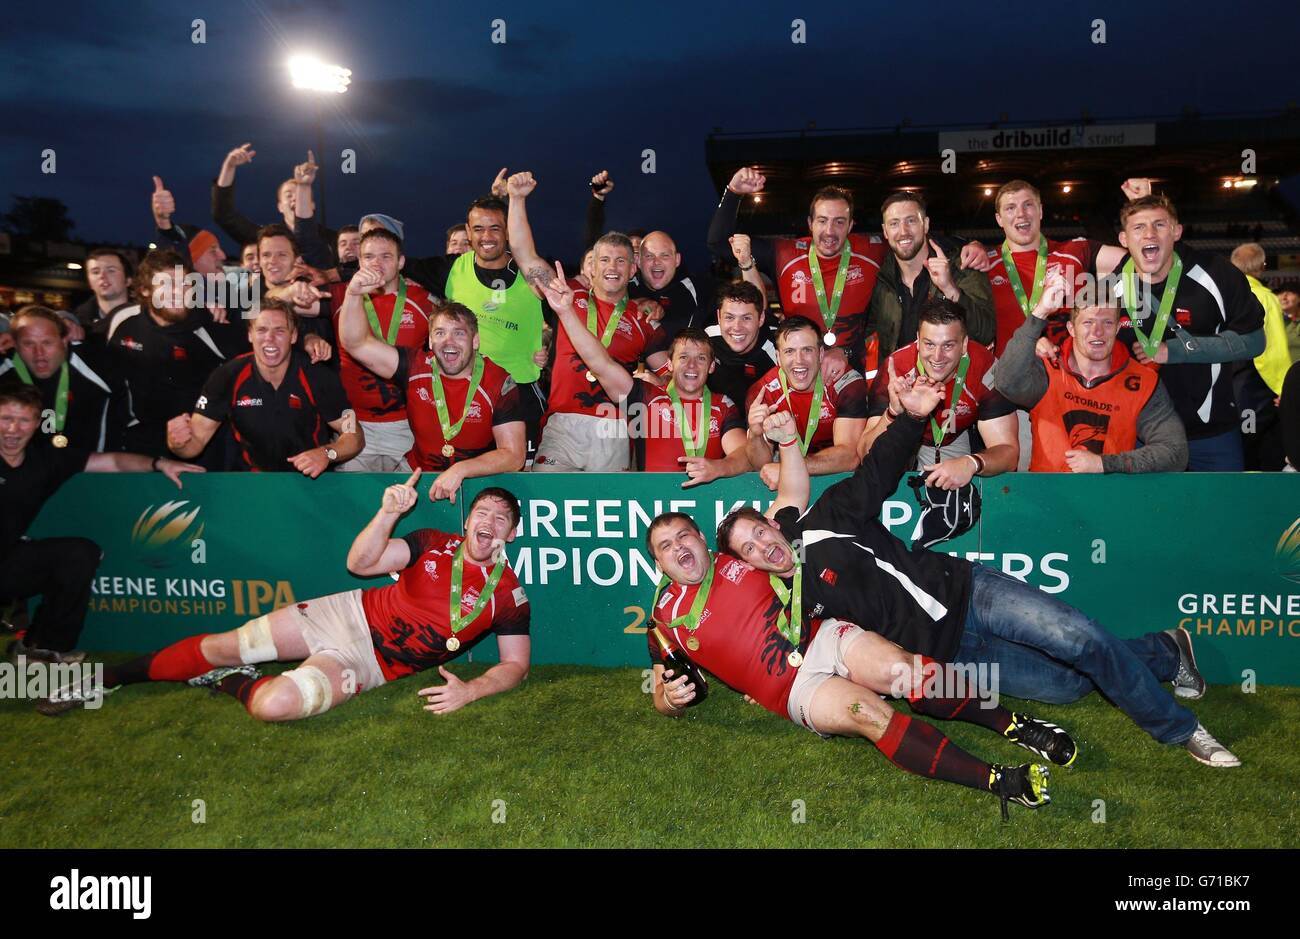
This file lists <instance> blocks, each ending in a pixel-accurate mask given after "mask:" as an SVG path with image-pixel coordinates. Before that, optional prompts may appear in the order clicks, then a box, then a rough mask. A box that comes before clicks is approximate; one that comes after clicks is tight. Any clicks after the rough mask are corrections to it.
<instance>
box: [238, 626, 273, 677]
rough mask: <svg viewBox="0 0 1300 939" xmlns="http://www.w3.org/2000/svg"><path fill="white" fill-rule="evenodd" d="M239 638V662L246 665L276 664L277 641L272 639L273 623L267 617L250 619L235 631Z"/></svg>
mask: <svg viewBox="0 0 1300 939" xmlns="http://www.w3.org/2000/svg"><path fill="white" fill-rule="evenodd" d="M235 635H236V636H238V637H239V661H240V662H242V663H244V664H245V665H256V664H258V663H259V662H274V661H275V660H276V658H277V654H276V651H275V640H274V639H272V638H271V621H270V619H268V618H267V617H265V616H259V617H258V618H257V619H250V620H249V621H248V622H247V623H245V624H244V625H243V626H240V627H239V628H238V629H237V630H235Z"/></svg>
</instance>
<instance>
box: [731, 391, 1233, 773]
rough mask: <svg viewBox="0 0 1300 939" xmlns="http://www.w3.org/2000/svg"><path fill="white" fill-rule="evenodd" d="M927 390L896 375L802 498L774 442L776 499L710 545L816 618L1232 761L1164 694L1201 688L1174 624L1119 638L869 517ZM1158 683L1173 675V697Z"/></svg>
mask: <svg viewBox="0 0 1300 939" xmlns="http://www.w3.org/2000/svg"><path fill="white" fill-rule="evenodd" d="M934 385H935V380H934V379H933V378H926V377H925V376H915V377H902V376H897V377H895V378H894V379H893V380H892V381H891V382H890V396H891V408H893V409H894V410H896V411H897V412H898V416H897V417H896V418H895V419H894V420H893V421H892V422H891V423H890V426H889V428H888V429H887V430H886V431H885V432H884V433H883V434H882V435H881V436H880V438H879V439H878V440H877V441H876V444H875V446H873V447H872V449H871V452H870V453H869V454H868V455H867V457H866V459H864V460H863V461H862V465H861V466H859V467H858V469H857V470H856V471H855V472H854V474H853V475H852V476H851V477H850V478H848V479H846V480H843V481H842V482H839V483H836V484H835V485H833V486H831V487H830V488H829V489H827V490H826V491H825V492H824V493H822V495H821V496H820V497H819V498H818V499H817V501H816V502H815V503H813V504H812V505H811V506H809V477H808V472H807V467H806V465H805V463H804V460H803V455H802V454H801V453H800V452H799V448H798V447H790V446H787V447H785V450H784V452H783V453H782V459H781V464H780V482H779V485H778V488H777V499H776V501H775V502H773V503H772V506H771V507H770V508H769V509H768V512H767V514H766V515H763V514H760V513H758V512H757V511H756V510H754V509H752V508H741V509H737V510H736V511H735V512H733V513H731V514H730V515H729V516H728V517H727V518H725V519H724V520H723V522H722V524H721V525H720V526H719V528H718V542H717V543H718V547H719V549H720V550H723V551H730V552H733V553H734V554H735V555H736V556H737V557H739V558H741V559H742V560H744V561H745V562H747V563H748V564H750V565H752V566H754V567H756V568H758V569H759V570H761V571H765V572H768V573H771V574H774V575H776V576H778V577H780V578H782V579H787V580H790V581H791V582H792V588H791V589H792V590H794V589H799V590H802V592H803V595H804V602H805V604H806V605H807V606H808V607H809V609H810V611H811V615H812V616H814V617H817V616H836V617H843V618H844V619H847V620H850V621H851V622H855V623H863V624H867V625H868V626H869V627H870V628H871V629H873V630H876V631H878V632H880V633H881V634H882V635H883V636H884V637H885V638H886V639H889V640H891V641H893V642H897V643H899V644H900V645H901V646H903V647H904V648H906V649H910V650H913V651H914V652H917V653H920V654H923V655H928V656H930V657H932V658H934V659H935V660H937V661H940V662H955V663H958V664H961V665H967V664H974V665H975V666H977V667H978V666H979V665H981V664H982V665H985V666H991V665H992V664H994V663H996V664H997V666H998V674H999V682H1000V687H999V690H1000V692H1001V693H1003V694H1008V695H1012V696H1014V697H1017V698H1028V699H1034V700H1038V701H1047V702H1049V703H1057V704H1060V703H1065V702H1069V701H1075V700H1077V699H1079V698H1081V697H1083V696H1084V695H1086V694H1088V693H1089V692H1090V691H1094V690H1097V691H1100V692H1101V693H1102V694H1103V695H1105V696H1106V697H1107V698H1108V699H1109V700H1110V701H1111V703H1112V704H1114V705H1115V706H1116V707H1118V708H1119V709H1120V710H1122V711H1123V712H1124V713H1125V714H1127V715H1128V716H1129V717H1130V718H1131V719H1132V720H1133V721H1134V722H1135V723H1136V724H1137V725H1138V726H1139V727H1141V728H1142V729H1143V730H1145V731H1146V732H1147V733H1148V734H1150V735H1151V736H1152V737H1153V738H1155V740H1157V741H1158V742H1160V743H1166V744H1177V745H1182V746H1185V747H1186V748H1187V751H1188V752H1189V753H1190V754H1191V755H1192V757H1193V758H1195V759H1196V760H1198V761H1200V762H1201V763H1204V764H1206V765H1208V766H1213V767H1233V766H1240V765H1241V761H1240V760H1239V759H1237V757H1236V756H1235V755H1234V754H1233V753H1232V752H1231V751H1230V750H1228V748H1227V747H1225V746H1223V745H1222V744H1221V743H1219V742H1218V741H1217V740H1215V739H1214V737H1213V736H1211V734H1210V732H1209V731H1208V730H1206V729H1205V727H1204V726H1203V725H1201V724H1200V723H1199V722H1198V721H1197V719H1196V715H1195V714H1193V713H1192V712H1191V711H1190V710H1188V709H1187V708H1185V707H1183V706H1182V705H1180V704H1179V703H1178V702H1177V700H1176V699H1175V696H1176V697H1183V698H1200V697H1201V696H1202V695H1203V694H1204V693H1205V679H1204V678H1202V677H1201V674H1200V672H1199V671H1198V670H1197V668H1196V658H1195V655H1194V654H1193V651H1192V639H1191V635H1190V634H1189V633H1188V632H1187V630H1186V629H1182V628H1179V629H1171V630H1167V631H1165V632H1163V633H1158V632H1156V633H1147V634H1145V635H1143V636H1139V637H1137V638H1135V639H1118V638H1116V637H1115V636H1114V635H1113V634H1111V633H1110V632H1108V631H1107V630H1106V629H1105V628H1104V627H1103V626H1101V624H1099V623H1097V622H1096V621H1095V620H1092V619H1090V618H1089V617H1087V616H1085V615H1084V614H1083V613H1081V612H1080V611H1078V610H1076V609H1075V608H1074V607H1072V606H1070V605H1068V604H1066V603H1063V602H1062V601H1060V600H1058V599H1056V598H1054V597H1051V596H1049V595H1048V594H1046V593H1043V592H1042V591H1040V590H1039V589H1038V588H1036V587H1032V586H1030V585H1029V584H1026V583H1023V582H1021V581H1019V580H1016V579H1015V578H1013V577H1009V576H1007V575H1006V574H1003V573H1001V572H1000V571H996V570H994V569H993V568H991V567H986V566H984V565H983V564H975V563H972V562H970V561H966V560H963V559H961V558H957V557H953V556H951V555H948V554H943V553H941V552H932V551H925V550H916V551H912V550H909V549H908V547H907V546H906V545H904V544H903V542H901V541H900V540H899V539H897V538H895V537H894V536H893V535H892V534H890V533H889V530H888V529H887V528H885V526H884V525H883V524H881V522H880V521H879V514H880V509H881V506H882V505H883V503H884V501H885V500H886V499H888V498H889V497H890V496H891V495H893V493H894V490H895V489H896V488H897V487H898V482H899V479H900V478H901V477H902V475H903V474H904V473H905V472H906V471H907V467H908V465H909V464H910V462H911V460H912V459H913V454H914V453H915V452H916V448H917V447H918V446H919V445H920V442H921V436H922V434H923V433H924V431H925V426H926V423H927V418H928V417H929V416H930V414H931V413H932V412H933V411H934V410H935V409H936V407H939V406H941V404H940V400H941V399H940V397H939V396H938V395H936V394H935V393H934V390H935V389H934ZM946 398H947V392H946V391H945V392H944V395H943V399H944V400H946ZM777 416H779V415H777ZM796 542H797V543H798V544H799V545H800V551H799V552H798V553H796V552H795V551H794V550H793V548H792V544H794V543H796ZM805 573H806V574H807V576H805ZM793 585H797V587H796V586H793ZM1162 682H1173V684H1174V695H1173V696H1171V695H1170V694H1168V693H1167V692H1166V691H1165V689H1164V688H1163V687H1161V683H1162Z"/></svg>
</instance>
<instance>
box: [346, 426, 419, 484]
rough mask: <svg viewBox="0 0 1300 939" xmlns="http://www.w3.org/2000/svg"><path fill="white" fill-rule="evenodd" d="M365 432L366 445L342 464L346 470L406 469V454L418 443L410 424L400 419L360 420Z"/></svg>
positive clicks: (393, 470) (388, 470)
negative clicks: (381, 420)
mask: <svg viewBox="0 0 1300 939" xmlns="http://www.w3.org/2000/svg"><path fill="white" fill-rule="evenodd" d="M359 423H360V424H361V431H362V433H364V434H365V435H366V446H365V449H364V450H362V451H361V452H360V453H358V454H357V455H356V456H354V457H353V458H352V459H350V460H348V461H347V462H346V463H340V464H339V467H338V468H339V471H340V472H343V473H397V472H403V473H404V472H406V454H408V453H410V452H411V448H412V447H414V446H415V437H414V436H413V435H412V434H411V425H410V424H408V423H407V422H406V421H405V420H400V421H383V422H373V421H360V422H359Z"/></svg>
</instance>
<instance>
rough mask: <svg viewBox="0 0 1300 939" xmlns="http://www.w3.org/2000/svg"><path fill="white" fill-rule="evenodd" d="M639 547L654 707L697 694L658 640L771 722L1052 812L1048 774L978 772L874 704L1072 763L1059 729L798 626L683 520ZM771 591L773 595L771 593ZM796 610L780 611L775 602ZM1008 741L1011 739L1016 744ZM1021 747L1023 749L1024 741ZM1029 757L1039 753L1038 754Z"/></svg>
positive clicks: (886, 647)
mask: <svg viewBox="0 0 1300 939" xmlns="http://www.w3.org/2000/svg"><path fill="white" fill-rule="evenodd" d="M768 421H769V426H772V425H775V429H774V433H773V435H774V436H775V437H777V438H778V439H779V440H784V439H787V438H788V439H789V440H791V441H793V440H794V439H795V433H796V428H795V426H794V420H793V418H792V417H791V415H790V414H789V413H785V412H783V413H781V414H778V415H774V416H772V417H770V418H769V419H768ZM646 542H647V544H648V546H649V548H650V551H651V552H652V553H653V554H654V557H655V560H656V561H657V562H658V563H659V569H660V570H661V571H663V572H664V575H665V576H666V578H667V581H666V582H665V584H663V585H662V586H661V588H660V593H659V595H658V596H657V597H656V598H655V602H654V610H653V614H652V622H651V625H652V627H655V628H652V629H651V630H650V632H649V633H648V638H649V644H650V661H651V664H652V665H653V666H654V674H655V686H654V706H655V709H656V710H657V711H658V712H659V713H660V714H664V715H667V716H669V717H677V716H679V715H680V714H681V713H682V712H683V711H684V710H685V708H687V707H688V706H690V705H691V704H692V702H694V701H695V699H696V695H697V692H700V691H702V689H698V688H697V687H696V685H695V683H694V682H693V681H692V680H691V679H692V675H691V674H690V672H689V671H687V672H684V673H683V674H681V675H674V674H673V671H672V669H671V668H666V667H665V665H664V662H665V652H664V651H663V650H662V649H661V644H660V642H659V640H658V638H657V637H656V635H655V633H656V631H657V632H658V633H659V634H660V635H661V636H663V637H664V640H665V642H666V643H669V644H670V645H669V649H670V652H672V653H677V654H680V655H683V656H685V657H686V658H687V659H688V660H689V662H690V663H692V664H693V665H694V666H698V667H699V668H703V669H706V670H708V671H709V672H710V673H711V674H713V675H715V676H716V677H717V678H718V680H719V681H721V682H723V683H724V684H726V685H727V686H728V687H730V688H732V689H734V690H736V691H739V692H741V693H743V694H745V695H746V696H747V697H748V698H750V699H752V700H753V701H754V702H756V703H758V704H761V705H762V706H763V707H765V708H767V709H768V710H769V711H771V712H773V713H774V714H778V715H780V716H782V717H788V718H789V719H790V720H792V721H794V722H795V723H797V724H800V725H802V726H804V727H807V728H808V729H809V730H811V731H812V732H813V733H816V734H819V735H821V736H823V737H829V736H832V735H836V736H846V737H865V738H867V739H868V740H870V741H871V742H872V743H873V744H875V745H876V747H877V749H879V750H880V752H881V753H883V754H884V755H885V756H886V757H887V758H888V759H889V761H890V762H892V763H893V764H894V765H895V766H897V767H899V768H900V769H904V770H907V771H909V772H912V773H917V774H919V775H921V776H928V777H931V778H933V779H943V780H947V781H948V782H954V783H958V784H959V785H963V786H969V787H971V788H972V789H979V790H981V791H985V792H992V793H993V794H994V795H995V796H998V797H999V798H1000V799H1001V800H1002V811H1003V816H1004V817H1005V815H1006V806H1007V802H1008V801H1014V802H1019V803H1020V804H1021V805H1026V806H1028V807H1029V808H1037V807H1039V806H1040V805H1046V804H1047V803H1048V802H1050V801H1051V799H1050V797H1049V795H1048V791H1047V784H1048V770H1047V767H1046V766H1039V765H1032V764H1028V763H1026V764H1024V765H1021V766H1003V765H1000V764H990V763H985V762H984V761H983V760H980V759H977V758H976V757H974V756H972V755H971V754H969V753H967V752H966V751H964V750H962V749H961V748H960V747H958V746H957V745H956V744H954V743H953V742H952V741H951V740H949V739H948V738H947V737H946V736H945V735H944V734H942V733H940V732H939V730H938V729H936V728H935V727H934V726H933V725H931V724H928V723H926V722H924V721H921V720H918V719H914V718H911V717H909V716H907V715H905V714H901V713H898V712H895V711H894V709H893V708H892V707H891V706H890V705H889V704H887V703H886V702H885V701H883V700H881V697H880V695H881V694H892V695H898V696H906V697H907V700H908V704H909V705H910V706H911V708H912V710H913V711H915V712H917V713H919V714H925V715H928V716H930V717H937V718H940V719H943V720H962V721H967V722H969V723H972V724H978V725H980V726H982V727H987V728H989V729H991V730H993V731H995V732H998V733H1001V732H1003V731H1004V730H1005V729H1007V728H1009V727H1017V728H1020V729H1022V730H1024V729H1025V728H1034V732H1035V733H1036V736H1035V737H1034V740H1035V741H1036V742H1038V743H1040V744H1041V745H1042V746H1044V747H1051V748H1052V750H1051V752H1052V753H1053V754H1054V756H1053V758H1054V759H1056V760H1058V761H1059V762H1062V763H1065V762H1068V761H1069V759H1070V758H1071V757H1072V754H1073V751H1074V742H1073V741H1072V740H1071V739H1070V738H1069V736H1068V735H1067V734H1066V733H1065V732H1064V731H1062V730H1061V729H1060V728H1057V727H1054V726H1053V725H1051V724H1045V723H1043V722H1041V721H1037V720H1035V719H1034V718H1031V717H1028V716H1026V715H1023V714H1011V713H1010V712H1009V711H1007V710H1006V709H1005V708H1003V707H999V706H994V707H988V706H987V705H988V704H989V703H990V702H989V701H979V700H976V699H977V697H978V694H979V689H976V688H966V689H964V690H962V691H958V692H957V693H955V694H954V693H953V692H952V689H951V688H948V687H943V685H944V683H943V682H938V683H936V682H934V681H933V680H932V679H931V676H932V675H933V666H934V662H933V660H931V659H927V658H926V657H924V656H913V655H911V654H910V653H908V652H906V651H904V650H903V649H901V648H900V647H899V646H896V645H894V644H893V643H892V642H889V641H887V640H886V639H884V638H883V637H881V636H879V635H877V634H875V633H869V632H865V631H863V630H862V629H859V628H858V627H857V626H855V625H853V624H852V623H846V622H840V621H838V620H833V619H827V620H819V619H809V620H805V619H804V617H803V610H802V608H801V606H802V603H801V597H800V595H799V594H798V593H795V594H794V595H793V597H790V596H789V594H790V591H787V590H785V588H784V586H783V585H781V584H780V581H779V579H777V578H769V576H768V575H767V573H766V572H762V571H758V570H755V569H754V568H753V567H750V566H749V565H748V564H746V563H745V562H744V561H741V560H739V559H738V558H735V557H731V556H730V555H726V554H719V555H717V556H716V557H713V556H711V555H710V553H709V548H708V545H707V544H705V541H704V536H703V535H702V534H701V533H700V529H699V527H698V526H697V525H696V524H695V522H694V521H693V520H692V519H691V518H690V516H688V515H683V514H682V513H680V512H665V513H663V514H662V515H659V516H658V517H656V518H655V519H654V521H653V522H651V523H650V528H649V530H648V531H647V533H646ZM773 581H775V582H776V585H777V586H780V587H781V589H780V591H777V590H775V589H774V585H773ZM783 596H785V597H787V598H788V599H789V600H790V601H791V606H790V607H789V608H787V607H786V605H785V601H784V600H783V599H782V597H783ZM1013 739H1014V738H1013ZM1017 742H1019V743H1021V745H1022V746H1025V747H1027V748H1029V749H1034V748H1033V747H1031V746H1030V745H1029V734H1028V733H1026V734H1025V736H1023V737H1022V738H1021V739H1020V740H1018V741H1017ZM1035 752H1043V751H1041V750H1037V749H1035Z"/></svg>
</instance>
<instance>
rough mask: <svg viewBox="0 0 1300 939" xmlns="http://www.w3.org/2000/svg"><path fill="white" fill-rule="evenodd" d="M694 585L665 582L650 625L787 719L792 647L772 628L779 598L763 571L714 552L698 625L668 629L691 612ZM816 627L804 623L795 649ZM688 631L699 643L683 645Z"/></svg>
mask: <svg viewBox="0 0 1300 939" xmlns="http://www.w3.org/2000/svg"><path fill="white" fill-rule="evenodd" d="M699 589H700V586H699V584H691V585H686V584H669V585H668V587H667V588H665V589H664V592H663V593H662V594H661V595H660V597H659V602H658V603H656V604H655V608H654V610H653V611H652V612H651V619H652V621H653V623H654V625H656V626H658V627H659V629H660V632H662V633H663V634H664V637H665V638H666V639H667V640H668V641H669V642H670V643H672V644H673V645H674V646H676V647H677V648H678V649H680V650H681V651H682V653H683V654H684V655H685V656H686V657H687V658H688V659H690V660H691V661H692V662H694V663H695V664H696V665H698V666H699V667H700V668H702V669H704V670H705V671H707V672H709V673H710V674H711V675H714V676H716V677H717V678H718V680H719V681H721V682H722V683H723V684H725V685H727V687H729V688H732V689H734V690H736V691H739V692H741V693H742V694H747V695H749V696H750V697H751V698H753V699H754V700H755V701H757V702H758V703H759V704H761V705H762V706H763V707H765V708H767V709H768V710H769V711H771V712H772V713H774V714H779V715H780V716H782V717H788V716H789V712H788V710H787V705H788V704H789V702H790V686H791V685H793V684H794V680H795V677H796V676H797V675H798V674H799V672H798V669H795V668H793V667H791V665H790V662H789V660H788V658H787V657H788V656H789V654H790V653H791V652H793V651H794V646H792V645H791V644H790V642H789V640H787V639H786V638H785V636H783V635H781V631H780V630H779V629H777V628H776V619H777V614H778V613H779V612H780V611H781V600H780V598H778V597H777V595H776V592H775V591H773V590H772V584H771V582H770V581H769V580H768V575H767V574H766V573H764V572H763V571H760V570H756V569H755V568H752V567H750V566H749V565H748V564H746V563H745V562H744V561H742V560H740V559H739V558H736V557H732V556H731V555H729V554H719V555H718V556H717V557H716V558H715V559H714V561H713V586H712V589H711V590H710V592H709V599H708V600H707V601H706V602H705V604H704V609H703V611H702V612H701V613H700V624H699V627H698V628H697V629H696V630H695V631H694V632H693V633H692V631H691V630H688V629H687V628H686V627H685V625H682V626H678V627H677V628H676V629H670V628H669V627H668V624H669V623H671V622H672V621H673V620H675V619H677V617H679V616H685V615H686V614H687V613H689V612H690V611H691V604H692V603H694V602H695V596H696V594H697V593H699ZM820 626H821V621H820V620H813V621H812V623H811V624H810V625H806V626H805V627H804V630H803V635H801V636H800V644H799V645H800V649H801V650H806V649H807V648H808V643H809V642H810V641H811V640H812V638H813V636H814V635H816V633H817V629H818V628H819V627H820ZM692 635H693V636H694V637H695V639H696V640H697V641H698V642H699V648H698V649H694V650H692V649H690V648H689V646H688V645H687V642H688V640H689V639H690V638H691V636H692ZM646 640H647V643H648V647H649V650H650V661H651V663H653V664H655V665H662V664H663V655H662V653H661V652H660V650H659V643H658V642H656V641H655V637H654V635H653V634H650V633H647V634H646Z"/></svg>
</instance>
